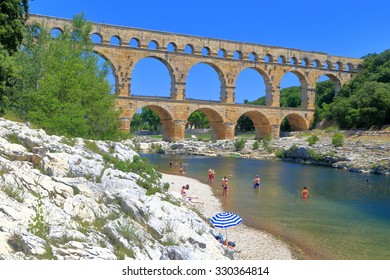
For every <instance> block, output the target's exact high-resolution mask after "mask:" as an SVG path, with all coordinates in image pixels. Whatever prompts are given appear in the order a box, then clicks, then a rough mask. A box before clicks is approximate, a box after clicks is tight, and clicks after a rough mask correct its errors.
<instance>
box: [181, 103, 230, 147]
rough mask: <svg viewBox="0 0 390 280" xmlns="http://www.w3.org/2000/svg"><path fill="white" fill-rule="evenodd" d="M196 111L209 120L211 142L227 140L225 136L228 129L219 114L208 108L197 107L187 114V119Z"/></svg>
mask: <svg viewBox="0 0 390 280" xmlns="http://www.w3.org/2000/svg"><path fill="white" fill-rule="evenodd" d="M196 110H198V111H200V112H202V113H204V114H205V115H206V117H207V119H208V120H209V123H210V130H211V139H212V140H219V139H227V138H228V137H227V135H228V134H229V132H228V131H227V130H228V129H229V127H228V126H227V124H226V123H225V120H224V118H223V116H222V115H221V114H220V113H218V112H217V111H216V110H214V109H212V108H209V107H199V108H196V109H194V110H192V111H191V112H189V114H188V116H187V119H188V117H189V116H190V115H191V114H192V113H193V112H195V111H196Z"/></svg>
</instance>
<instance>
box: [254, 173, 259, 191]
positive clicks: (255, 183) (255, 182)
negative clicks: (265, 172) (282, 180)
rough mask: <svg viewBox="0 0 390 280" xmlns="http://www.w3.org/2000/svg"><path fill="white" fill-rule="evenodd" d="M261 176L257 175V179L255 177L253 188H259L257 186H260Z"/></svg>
mask: <svg viewBox="0 0 390 280" xmlns="http://www.w3.org/2000/svg"><path fill="white" fill-rule="evenodd" d="M260 181H261V179H260V176H259V175H256V177H255V179H253V188H254V189H257V188H260Z"/></svg>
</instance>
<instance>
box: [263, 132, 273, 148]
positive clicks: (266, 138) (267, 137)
mask: <svg viewBox="0 0 390 280" xmlns="http://www.w3.org/2000/svg"><path fill="white" fill-rule="evenodd" d="M271 139H272V137H271V134H266V135H265V136H264V138H263V147H264V149H266V150H268V148H269V144H270V143H271Z"/></svg>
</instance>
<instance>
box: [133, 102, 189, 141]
mask: <svg viewBox="0 0 390 280" xmlns="http://www.w3.org/2000/svg"><path fill="white" fill-rule="evenodd" d="M142 108H149V109H151V110H152V111H153V112H155V113H156V114H157V115H158V117H159V118H160V122H161V127H162V138H163V141H168V142H171V141H174V140H176V139H177V138H181V136H179V135H178V134H181V133H180V132H178V131H180V128H178V127H176V125H175V122H174V120H173V117H172V114H171V113H170V112H169V111H168V110H167V109H165V108H163V107H161V106H158V105H144V106H141V107H140V108H137V110H136V111H135V112H137V111H139V110H141V109H142ZM134 114H135V113H134ZM134 114H133V116H134ZM133 116H131V117H132V118H133ZM183 138H184V135H183Z"/></svg>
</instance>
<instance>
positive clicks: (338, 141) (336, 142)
mask: <svg viewBox="0 0 390 280" xmlns="http://www.w3.org/2000/svg"><path fill="white" fill-rule="evenodd" d="M332 144H333V146H335V147H341V146H343V145H344V135H343V134H342V133H340V132H336V133H335V134H334V135H333V137H332Z"/></svg>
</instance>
